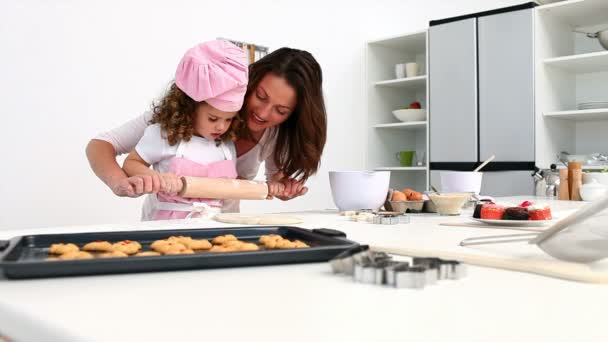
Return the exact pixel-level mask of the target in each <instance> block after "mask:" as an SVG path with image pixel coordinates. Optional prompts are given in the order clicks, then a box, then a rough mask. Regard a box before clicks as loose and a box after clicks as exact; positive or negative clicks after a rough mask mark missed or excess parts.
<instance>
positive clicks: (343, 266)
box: [329, 245, 369, 275]
mask: <svg viewBox="0 0 608 342" xmlns="http://www.w3.org/2000/svg"><path fill="white" fill-rule="evenodd" d="M368 249H369V246H367V245H359V246H356V247H353V248H350V249H347V250H345V251H344V252H342V253H340V254H338V255H336V256H335V257H334V258H333V259H331V260H330V261H329V264H330V265H331V270H332V272H333V273H345V274H347V275H352V274H353V272H354V266H355V264H354V259H353V255H354V254H358V253H361V252H363V251H367V250H368Z"/></svg>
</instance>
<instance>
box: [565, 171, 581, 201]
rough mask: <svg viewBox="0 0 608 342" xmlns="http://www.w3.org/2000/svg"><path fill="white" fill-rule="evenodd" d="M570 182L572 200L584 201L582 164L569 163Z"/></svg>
mask: <svg viewBox="0 0 608 342" xmlns="http://www.w3.org/2000/svg"><path fill="white" fill-rule="evenodd" d="M568 181H569V183H570V186H569V188H570V189H569V190H570V200H572V201H582V198H581V187H582V186H583V164H582V163H581V162H569V163H568Z"/></svg>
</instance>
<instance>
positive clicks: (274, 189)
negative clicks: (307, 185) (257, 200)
mask: <svg viewBox="0 0 608 342" xmlns="http://www.w3.org/2000/svg"><path fill="white" fill-rule="evenodd" d="M266 184H267V185H268V196H267V197H266V199H273V198H274V197H275V196H279V195H283V192H284V191H285V185H284V184H283V183H281V182H276V181H269V182H266Z"/></svg>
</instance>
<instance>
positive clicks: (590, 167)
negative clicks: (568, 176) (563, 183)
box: [555, 163, 608, 171]
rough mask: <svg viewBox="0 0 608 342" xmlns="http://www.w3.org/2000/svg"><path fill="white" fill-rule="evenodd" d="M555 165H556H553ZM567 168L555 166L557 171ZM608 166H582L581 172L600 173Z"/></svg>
mask: <svg viewBox="0 0 608 342" xmlns="http://www.w3.org/2000/svg"><path fill="white" fill-rule="evenodd" d="M555 164H556V165H557V163H555ZM567 168H568V167H566V166H564V165H557V169H558V170H564V169H567ZM607 168H608V165H583V170H589V171H601V170H603V169H607Z"/></svg>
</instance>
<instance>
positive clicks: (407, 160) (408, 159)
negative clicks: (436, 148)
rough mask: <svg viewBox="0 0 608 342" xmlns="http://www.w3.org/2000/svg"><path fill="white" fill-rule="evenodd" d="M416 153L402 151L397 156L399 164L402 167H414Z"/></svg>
mask: <svg viewBox="0 0 608 342" xmlns="http://www.w3.org/2000/svg"><path fill="white" fill-rule="evenodd" d="M414 153H415V152H414V151H400V152H397V154H396V156H395V157H397V160H398V161H399V164H401V166H412V161H413V159H414Z"/></svg>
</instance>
